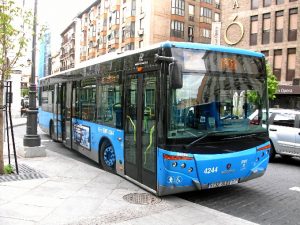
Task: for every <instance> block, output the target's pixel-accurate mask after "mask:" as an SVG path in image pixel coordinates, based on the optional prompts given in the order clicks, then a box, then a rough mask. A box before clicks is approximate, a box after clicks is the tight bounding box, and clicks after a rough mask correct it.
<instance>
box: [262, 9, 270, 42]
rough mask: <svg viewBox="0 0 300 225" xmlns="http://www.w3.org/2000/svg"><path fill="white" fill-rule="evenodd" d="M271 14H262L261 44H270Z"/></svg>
mask: <svg viewBox="0 0 300 225" xmlns="http://www.w3.org/2000/svg"><path fill="white" fill-rule="evenodd" d="M270 29H271V14H270V13H266V14H263V27H262V44H269V43H270Z"/></svg>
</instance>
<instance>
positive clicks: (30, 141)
mask: <svg viewBox="0 0 300 225" xmlns="http://www.w3.org/2000/svg"><path fill="white" fill-rule="evenodd" d="M36 20H37V0H35V1H34V18H33V34H32V58H31V61H30V59H28V60H27V62H28V63H31V79H30V85H29V108H28V111H27V129H26V134H25V136H24V142H23V144H24V146H27V147H37V146H40V145H41V138H40V136H39V135H38V134H37V113H38V109H37V106H36V84H35V63H36V61H35V58H36V54H35V49H36V26H37V21H36Z"/></svg>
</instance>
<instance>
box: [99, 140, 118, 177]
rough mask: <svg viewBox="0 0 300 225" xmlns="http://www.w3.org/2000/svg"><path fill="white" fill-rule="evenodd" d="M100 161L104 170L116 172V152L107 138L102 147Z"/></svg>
mask: <svg viewBox="0 0 300 225" xmlns="http://www.w3.org/2000/svg"><path fill="white" fill-rule="evenodd" d="M100 162H101V165H102V167H103V169H104V170H106V171H108V172H111V173H115V172H116V154H115V150H114V148H113V146H112V144H111V143H110V142H109V141H108V140H105V141H104V142H103V143H102V145H101V148H100Z"/></svg>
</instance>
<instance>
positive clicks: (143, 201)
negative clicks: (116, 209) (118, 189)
mask: <svg viewBox="0 0 300 225" xmlns="http://www.w3.org/2000/svg"><path fill="white" fill-rule="evenodd" d="M123 199H124V200H125V201H127V202H129V203H133V204H139V205H155V204H158V203H160V202H161V198H158V197H156V196H154V195H152V194H149V193H130V194H128V195H125V196H123Z"/></svg>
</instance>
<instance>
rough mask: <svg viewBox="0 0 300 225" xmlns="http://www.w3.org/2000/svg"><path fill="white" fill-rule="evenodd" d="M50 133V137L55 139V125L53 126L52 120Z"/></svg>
mask: <svg viewBox="0 0 300 225" xmlns="http://www.w3.org/2000/svg"><path fill="white" fill-rule="evenodd" d="M49 135H50V138H51V140H54V136H53V135H54V126H53V121H51V122H50V125H49Z"/></svg>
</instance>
